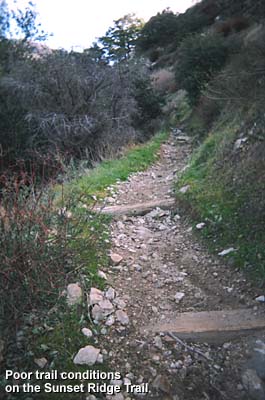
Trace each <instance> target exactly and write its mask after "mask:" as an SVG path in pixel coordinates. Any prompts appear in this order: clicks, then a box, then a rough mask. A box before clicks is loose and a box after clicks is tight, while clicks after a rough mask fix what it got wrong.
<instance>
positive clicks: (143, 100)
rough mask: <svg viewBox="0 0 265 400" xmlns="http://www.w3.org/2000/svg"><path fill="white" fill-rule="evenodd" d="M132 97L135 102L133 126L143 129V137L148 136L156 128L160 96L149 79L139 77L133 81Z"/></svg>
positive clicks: (159, 109) (160, 111)
mask: <svg viewBox="0 0 265 400" xmlns="http://www.w3.org/2000/svg"><path fill="white" fill-rule="evenodd" d="M134 98H135V101H136V104H137V113H136V114H135V116H134V126H135V128H136V129H137V128H138V129H139V128H140V129H141V130H143V132H144V133H145V138H149V137H150V136H151V135H152V134H153V133H154V132H155V130H156V129H157V128H158V125H157V122H158V119H159V117H161V115H162V107H161V106H162V97H161V95H160V94H158V93H156V92H155V91H154V89H153V87H152V85H151V81H150V80H149V81H147V80H146V79H141V78H140V77H139V79H138V80H136V81H135V89H134Z"/></svg>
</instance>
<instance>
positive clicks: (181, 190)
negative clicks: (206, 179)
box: [179, 185, 190, 194]
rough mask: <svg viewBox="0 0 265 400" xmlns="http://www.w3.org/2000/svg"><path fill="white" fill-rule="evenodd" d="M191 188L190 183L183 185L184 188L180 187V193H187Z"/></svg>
mask: <svg viewBox="0 0 265 400" xmlns="http://www.w3.org/2000/svg"><path fill="white" fill-rule="evenodd" d="M188 190H190V185H186V186H182V188H180V189H179V191H180V193H183V194H185V193H187V191H188Z"/></svg>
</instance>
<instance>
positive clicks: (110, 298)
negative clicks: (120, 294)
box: [105, 287, 115, 300]
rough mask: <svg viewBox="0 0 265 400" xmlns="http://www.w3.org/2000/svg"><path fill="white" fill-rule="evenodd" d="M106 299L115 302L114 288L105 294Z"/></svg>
mask: <svg viewBox="0 0 265 400" xmlns="http://www.w3.org/2000/svg"><path fill="white" fill-rule="evenodd" d="M105 297H106V299H108V300H114V299H115V290H114V289H113V288H112V287H110V288H108V290H107V291H106V293H105Z"/></svg>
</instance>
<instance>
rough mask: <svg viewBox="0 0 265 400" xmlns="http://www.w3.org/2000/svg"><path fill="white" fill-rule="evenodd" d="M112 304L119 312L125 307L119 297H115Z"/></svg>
mask: <svg viewBox="0 0 265 400" xmlns="http://www.w3.org/2000/svg"><path fill="white" fill-rule="evenodd" d="M113 303H114V304H115V305H116V306H117V308H119V309H120V310H123V309H124V308H125V307H126V303H125V301H123V300H122V299H121V298H120V297H117V298H116V299H114V301H113Z"/></svg>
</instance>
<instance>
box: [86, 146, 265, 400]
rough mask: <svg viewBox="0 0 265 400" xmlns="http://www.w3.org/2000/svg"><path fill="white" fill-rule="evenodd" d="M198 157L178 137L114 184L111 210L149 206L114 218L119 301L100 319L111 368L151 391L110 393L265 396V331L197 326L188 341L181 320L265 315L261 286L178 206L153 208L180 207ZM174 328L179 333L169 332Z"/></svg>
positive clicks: (168, 397) (113, 279)
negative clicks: (205, 238) (183, 179)
mask: <svg viewBox="0 0 265 400" xmlns="http://www.w3.org/2000/svg"><path fill="white" fill-rule="evenodd" d="M190 153H191V149H190V146H189V144H187V143H184V144H179V143H177V142H176V141H174V140H173V139H170V141H169V142H168V143H166V144H164V145H163V146H162V149H161V158H160V160H159V162H158V163H157V164H155V165H153V166H152V167H151V168H150V169H149V170H148V171H146V172H141V173H137V174H134V175H132V176H131V177H130V178H129V180H128V181H127V182H123V183H120V184H118V185H116V186H115V187H112V188H110V196H111V197H108V198H107V199H106V206H115V207H117V206H118V208H119V207H124V206H127V207H128V206H129V208H128V209H130V206H133V205H134V204H139V203H140V204H142V205H143V212H139V209H138V211H137V213H136V214H137V215H131V214H133V213H131V212H127V213H125V214H124V213H123V212H121V213H120V214H119V213H116V214H117V215H116V217H114V219H113V222H112V253H111V260H112V261H111V268H110V270H109V271H105V272H106V274H107V283H108V287H109V288H110V289H109V290H108V292H107V299H108V300H109V302H108V303H105V304H102V303H101V306H99V305H98V304H96V305H94V307H93V309H92V318H93V319H94V321H95V322H96V323H97V324H98V325H99V329H100V331H101V335H99V339H98V340H99V347H100V348H101V349H103V350H102V352H103V355H104V357H105V358H106V360H107V363H108V365H109V367H110V369H111V370H113V371H120V372H121V374H122V376H123V378H124V379H125V382H127V383H128V382H132V383H133V384H142V383H148V384H149V393H147V394H141V393H136V392H135V393H127V392H126V391H125V390H123V391H122V393H120V394H116V396H109V397H108V396H107V399H116V400H122V399H126V400H129V399H131V400H132V399H142V398H144V399H164V400H209V399H210V400H219V399H220V400H221V399H229V400H237V399H242V400H248V399H264V398H265V395H264V393H265V392H264V378H265V334H264V331H263V330H258V331H254V332H251V333H250V332H249V334H248V335H245V334H244V335H243V333H245V332H243V331H244V330H243V329H242V330H240V329H239V331H238V332H237V333H236V335H235V334H234V335H232V336H231V337H229V336H228V335H227V333H226V334H225V335H224V336H222V334H221V333H220V334H218V332H217V333H213V335H212V337H210V336H209V338H208V337H207V336H206V337H205V336H202V337H201V338H200V335H197V336H196V332H195V334H194V335H193V333H191V338H190V340H188V341H186V340H185V339H180V336H179V335H178V333H177V331H178V325H177V324H175V325H174V321H177V318H178V317H179V316H180V315H182V313H186V312H189V313H191V312H193V313H199V312H203V311H221V312H222V313H224V315H225V312H227V311H228V312H229V311H230V310H239V311H238V312H239V313H240V310H245V309H249V310H250V315H253V316H254V318H255V316H256V317H257V318H261V319H263V320H265V313H264V309H265V307H264V304H261V303H258V302H257V301H256V300H255V298H256V297H257V294H258V292H257V289H255V288H254V287H253V286H252V285H251V284H250V283H249V282H248V281H247V279H246V277H245V276H244V275H243V274H242V273H241V272H240V271H237V270H235V269H233V268H232V267H229V266H228V265H225V263H224V262H223V260H224V258H222V257H219V258H218V256H217V257H214V256H212V255H210V254H209V253H208V252H207V251H206V249H205V248H204V247H203V245H202V244H201V242H200V241H199V240H198V238H197V237H196V234H194V232H193V230H192V228H191V225H190V224H189V222H188V220H187V219H186V218H185V215H183V214H182V212H181V211H180V210H178V207H177V204H176V206H174V207H171V209H162V208H157V207H154V208H153V209H152V210H150V209H148V212H146V210H145V207H144V204H145V203H150V202H153V203H154V204H156V202H158V203H159V202H161V201H162V203H163V202H164V201H165V203H167V201H168V200H169V203H168V204H171V205H172V202H173V200H172V199H173V198H174V187H173V186H174V181H175V180H176V173H179V172H180V171H181V169H183V168H184V167H185V165H186V164H187V160H188V157H189V155H190ZM116 211H117V208H116ZM138 214H143V215H138ZM113 289H114V290H113ZM95 303H97V301H95V302H94V304H95ZM110 303H111V304H110ZM111 305H112V306H111ZM104 306H105V307H106V310H105V313H104V310H102V307H103V308H104ZM108 307H109V311H108V310H107V308H108ZM115 310H116V311H115ZM114 311H115V312H114ZM244 312H245V311H242V313H244ZM222 313H220V314H217V315H222ZM196 315H199V319H200V318H201V317H200V316H201V315H203V314H196ZM225 318H226V317H225ZM225 318H224V319H225ZM218 319H219V317H217V320H218ZM170 324H171V325H172V324H173V325H174V328H175V329H171V331H170V332H168V331H165V327H167V326H170ZM235 324H236V315H235ZM202 325H203V322H202ZM228 333H229V332H228ZM232 333H233V332H232ZM192 335H193V337H192ZM118 384H121V382H118Z"/></svg>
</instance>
